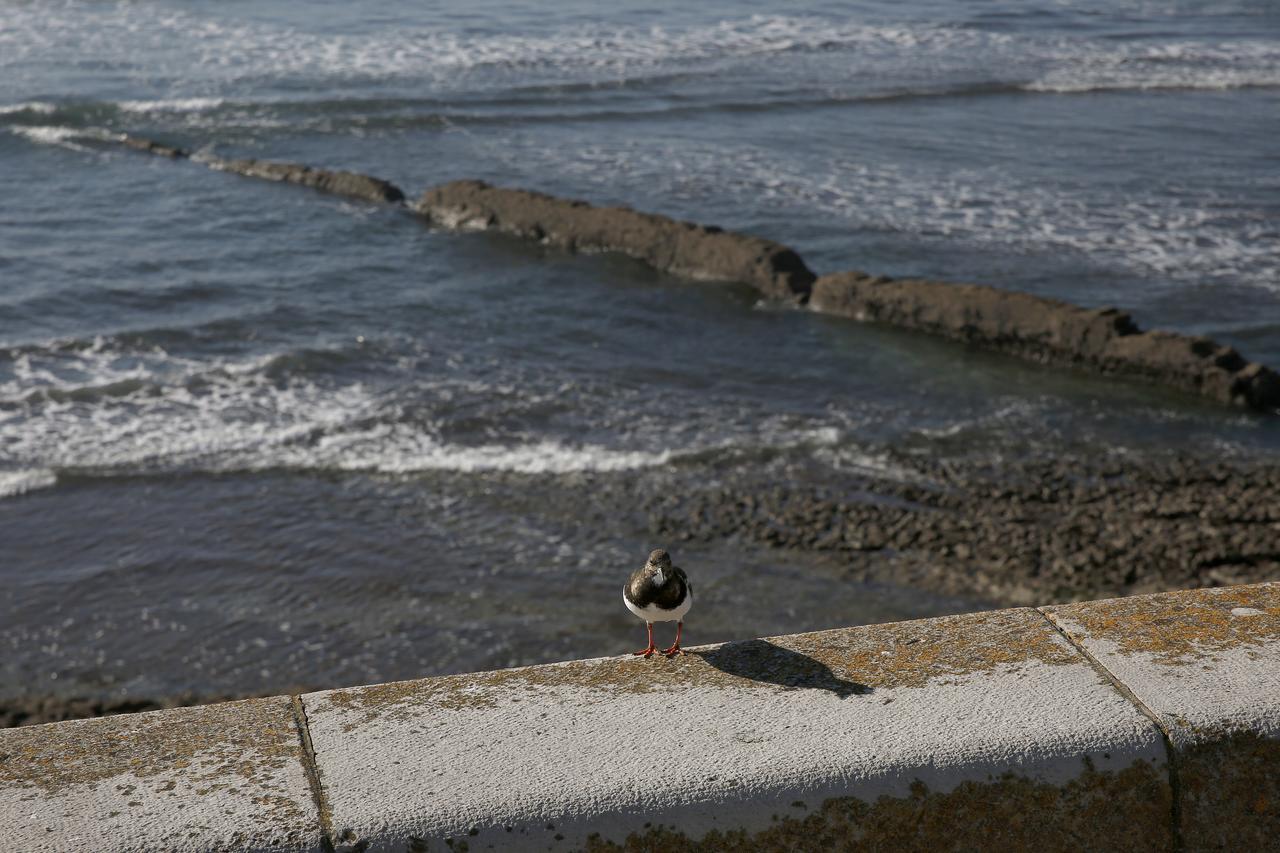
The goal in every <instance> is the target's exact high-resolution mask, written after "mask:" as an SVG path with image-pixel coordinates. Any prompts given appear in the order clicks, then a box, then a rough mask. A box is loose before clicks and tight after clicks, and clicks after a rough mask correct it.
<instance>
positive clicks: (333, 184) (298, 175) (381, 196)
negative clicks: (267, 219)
mask: <svg viewBox="0 0 1280 853" xmlns="http://www.w3.org/2000/svg"><path fill="white" fill-rule="evenodd" d="M118 141H119V142H120V144H121V145H124V146H125V147H126V148H132V149H133V150H135V151H141V152H143V153H144V154H155V155H157V156H159V157H168V158H170V159H173V160H193V161H195V162H198V163H203V164H204V165H206V166H208V167H209V168H210V169H216V170H217V171H219V172H233V173H235V174H237V175H244V176H245V177H246V178H261V179H262V180H267V181H281V182H284V183H290V184H299V185H301V186H304V187H311V188H312V189H316V190H320V191H321V192H326V193H332V194H333V195H341V196H346V197H348V198H354V199H359V200H361V201H372V202H380V203H386V204H403V203H404V199H405V196H404V192H403V191H402V190H401V189H400V188H399V187H397V186H396V185H395V184H393V183H391V182H390V181H384V180H382V179H381V178H375V177H372V176H370V175H362V174H360V173H359V172H345V171H341V170H334V169H317V168H315V167H314V166H307V165H304V164H302V163H283V162H277V161H274V160H254V159H230V160H229V159H226V158H223V157H214V156H212V155H207V154H199V153H196V154H192V153H191V152H190V151H188V150H186V149H185V148H179V147H177V146H174V145H167V144H165V143H163V142H157V141H155V140H154V139H148V138H146V137H145V136H135V135H133V134H124V135H122V136H121V137H120V138H119V140H118Z"/></svg>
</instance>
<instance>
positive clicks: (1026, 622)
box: [325, 609, 1082, 731]
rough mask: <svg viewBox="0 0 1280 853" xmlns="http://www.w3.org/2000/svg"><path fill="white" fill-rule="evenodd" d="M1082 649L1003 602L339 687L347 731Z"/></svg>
mask: <svg viewBox="0 0 1280 853" xmlns="http://www.w3.org/2000/svg"><path fill="white" fill-rule="evenodd" d="M1081 661H1082V658H1080V657H1079V656H1078V655H1077V654H1076V653H1075V651H1074V650H1072V649H1071V648H1070V646H1069V645H1068V644H1067V643H1066V642H1065V641H1063V640H1062V638H1061V637H1060V636H1059V635H1058V633H1057V632H1056V631H1054V630H1053V628H1052V627H1051V626H1050V625H1049V624H1048V623H1047V622H1045V620H1044V619H1043V618H1042V617H1041V616H1040V614H1038V613H1037V612H1036V611H1034V610H1030V609H1017V610H1002V611H996V612H992V613H976V614H967V615H963V616H951V617H945V618H941V619H925V620H920V621H915V622H899V623H894V624H889V625H869V626H865V627H861V628H844V629H839V630H833V631H819V632H816V633H812V634H796V635H791V636H786V637H775V638H771V639H767V640H748V641H746V642H741V643H726V644H724V645H722V646H708V647H703V648H695V649H690V650H689V653H688V654H687V655H685V656H683V657H678V658H675V659H671V660H668V659H666V658H662V657H660V656H655V657H653V658H650V659H648V660H646V659H643V658H635V657H632V656H630V655H625V656H619V657H617V658H610V659H604V660H590V661H573V662H570V663H563V664H552V665H548V666H534V667H526V668H523V669H509V670H501V671H498V672H484V673H475V674H470V675H456V676H446V677H443V678H432V679H425V680H422V681H404V682H396V683H392V684H379V685H373V686H370V687H357V688H351V689H347V690H335V691H332V692H330V693H328V694H325V695H326V698H327V700H328V702H329V703H330V704H331V705H332V706H335V707H337V708H340V709H343V710H346V711H349V712H353V713H354V715H353V716H351V717H348V718H347V719H346V720H345V721H344V726H345V727H346V729H347V730H348V731H350V730H351V729H353V728H354V727H356V726H358V725H360V724H361V723H363V722H368V721H371V720H373V719H377V718H383V717H388V718H390V719H406V720H407V719H410V718H412V717H413V716H414V709H415V708H431V707H434V708H446V709H455V710H457V709H465V708H484V707H493V706H495V705H496V704H497V703H498V702H499V701H503V702H518V701H520V700H521V699H522V698H525V697H527V695H528V693H529V692H530V691H544V690H545V691H566V695H569V692H570V691H571V695H572V696H573V697H574V701H579V702H583V701H608V700H609V699H610V698H611V697H614V696H617V695H619V694H637V693H650V692H653V691H660V690H682V689H688V688H691V687H717V688H724V689H735V690H736V689H760V690H806V689H808V690H820V691H826V692H828V693H831V694H833V695H836V696H839V697H840V698H842V699H847V698H850V697H855V696H858V695H860V694H865V693H870V692H872V691H874V690H878V689H889V688H900V687H923V686H925V685H926V684H928V683H930V682H934V681H939V680H953V679H958V678H962V677H965V676H970V675H975V674H981V673H991V672H995V671H998V670H1007V669H1013V668H1017V667H1021V666H1024V665H1026V664H1028V663H1039V664H1046V665H1055V666H1056V665H1065V664H1071V663H1080V662H1081Z"/></svg>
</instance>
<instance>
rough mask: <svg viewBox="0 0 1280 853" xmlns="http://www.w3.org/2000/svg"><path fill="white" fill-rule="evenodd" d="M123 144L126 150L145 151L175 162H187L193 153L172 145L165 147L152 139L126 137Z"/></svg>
mask: <svg viewBox="0 0 1280 853" xmlns="http://www.w3.org/2000/svg"><path fill="white" fill-rule="evenodd" d="M121 143H122V144H123V145H124V146H125V147H126V148H132V149H134V150H135V151H143V152H146V153H147V154H156V155H158V156H160V157H170V158H172V159H175V160H185V159H186V158H188V157H190V156H191V152H189V151H187V150H185V149H183V148H175V147H173V146H172V145H165V144H164V143H161V142H156V141H155V140H152V139H145V138H143V137H141V136H125V138H124V139H122V140H121Z"/></svg>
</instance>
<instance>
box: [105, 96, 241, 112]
mask: <svg viewBox="0 0 1280 853" xmlns="http://www.w3.org/2000/svg"><path fill="white" fill-rule="evenodd" d="M225 103H227V100H226V98H160V99H157V100H151V101H147V100H142V101H116V102H115V104H116V106H118V107H119V108H120V109H122V110H125V111H126V112H131V113H152V112H166V113H187V112H203V111H205V110H212V109H217V108H218V107H221V106H222V105H223V104H225Z"/></svg>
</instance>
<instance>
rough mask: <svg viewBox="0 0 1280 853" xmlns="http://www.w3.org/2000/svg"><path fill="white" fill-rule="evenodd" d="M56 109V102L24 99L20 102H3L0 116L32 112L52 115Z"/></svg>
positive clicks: (0, 107)
mask: <svg viewBox="0 0 1280 853" xmlns="http://www.w3.org/2000/svg"><path fill="white" fill-rule="evenodd" d="M57 111H58V105H57V104H51V103H49V102H47V101H24V102H23V103H20V104H5V105H4V106H0V116H12V115H17V114H19V113H32V114H33V115H42V116H47V115H52V114H53V113H55V112H57Z"/></svg>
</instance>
